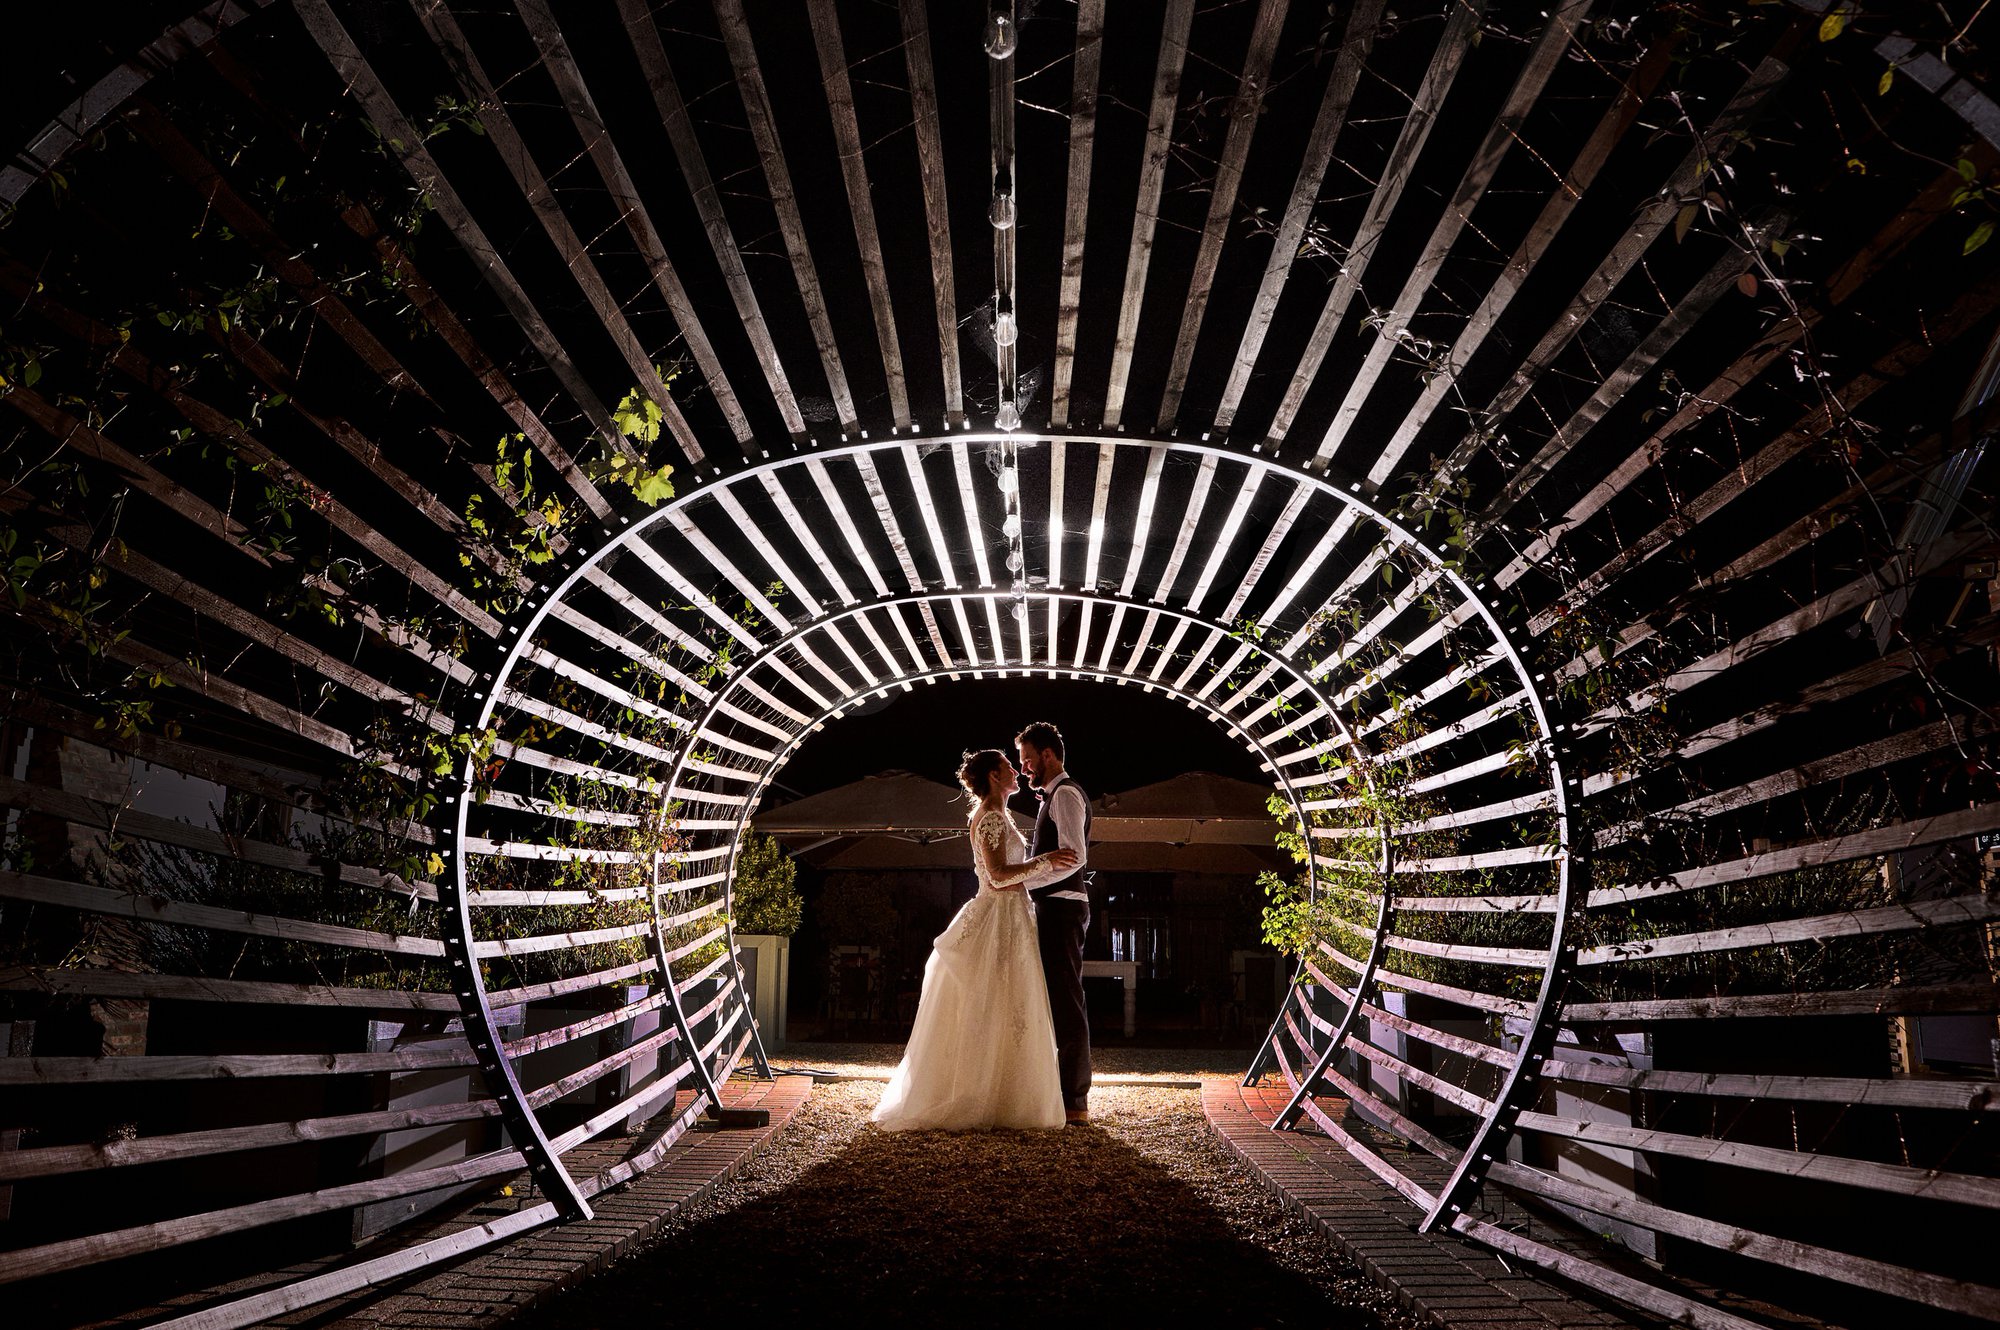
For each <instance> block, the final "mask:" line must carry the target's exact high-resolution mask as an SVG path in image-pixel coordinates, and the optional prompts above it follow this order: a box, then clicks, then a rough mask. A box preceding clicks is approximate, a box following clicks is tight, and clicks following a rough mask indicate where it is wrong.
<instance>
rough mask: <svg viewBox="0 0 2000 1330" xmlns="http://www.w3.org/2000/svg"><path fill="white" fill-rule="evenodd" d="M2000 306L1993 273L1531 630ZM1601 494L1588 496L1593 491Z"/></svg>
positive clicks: (1618, 556)
mask: <svg viewBox="0 0 2000 1330" xmlns="http://www.w3.org/2000/svg"><path fill="white" fill-rule="evenodd" d="M1952 176H1953V178H1954V179H1956V178H1957V172H1956V171H1954V172H1953V173H1952ZM1996 307H2000V277H1993V276H1989V277H1987V278H1986V279H1985V280H1984V281H1981V282H1979V283H1978V284H1976V285H1974V286H1972V287H1969V288H1967V289H1966V290H1965V291H1963V292H1961V293H1960V294H1959V296H1958V297H1957V299H1955V300H1953V301H1952V303H1951V306H1950V307H1949V308H1948V309H1946V310H1945V311H1944V312H1943V313H1942V314H1940V315H1938V316H1936V317H1935V318H1931V319H1927V320H1926V321H1925V325H1924V328H1923V332H1922V335H1920V336H1914V337H1911V338H1910V339H1909V340H1907V341H1905V342H1903V343H1901V344H1900V345H1898V346H1897V347H1895V348H1894V349H1893V350H1891V351H1889V352H1888V353H1887V354H1885V355H1883V356H1881V357H1880V358H1878V359H1877V360H1875V361H1874V362H1873V363H1872V364H1870V365H1869V366H1868V368H1867V369H1866V370H1863V371H1862V372H1861V373H1859V374H1856V375H1855V376H1854V377H1853V378H1851V379H1849V380H1847V382H1845V383H1843V384H1842V385H1840V386H1839V387H1838V388H1834V389H1831V390H1830V391H1829V393H1828V395H1827V398H1826V400H1825V401H1823V402H1821V403H1820V404H1819V405H1816V406H1814V407H1812V408H1811V409H1810V410H1808V411H1807V412H1806V413H1805V414H1804V415H1802V416H1800V417H1799V418H1798V419H1797V420H1796V421H1794V422H1793V423H1792V424H1791V426H1790V427H1788V428H1787V429H1786V430H1784V431H1783V432H1782V433H1780V434H1778V435H1777V436H1776V437H1775V438H1773V439H1772V440H1771V441H1770V442H1768V443H1766V444H1765V445H1764V446H1763V447H1762V448H1760V449H1758V450H1757V451H1756V452H1755V453H1753V454H1751V455H1750V456H1749V457H1745V458H1742V459H1741V460H1740V461H1739V462H1738V463H1737V464H1736V465H1733V466H1730V467H1729V468H1728V469H1727V470H1725V471H1723V472H1722V474H1721V475H1719V476H1718V477H1717V478H1716V479H1715V481H1714V483H1712V484H1711V485H1709V486H1708V487H1707V488H1706V489H1704V490H1703V491H1702V492H1701V493H1700V494H1698V495H1696V496H1694V497H1693V498H1692V499H1689V500H1687V501H1686V502H1685V503H1684V504H1683V505H1682V506H1681V507H1680V508H1679V509H1678V510H1677V511H1675V512H1674V513H1672V514H1670V515H1668V517H1666V518H1665V519H1664V520H1662V521H1660V522H1659V523H1657V524H1656V525H1654V526H1653V527H1652V529H1650V530H1648V531H1646V532H1644V533H1642V534H1640V535H1637V536H1634V537H1631V538H1629V539H1627V540H1626V541H1624V542H1622V543H1621V545H1620V547H1619V549H1618V551H1617V552H1616V553H1615V554H1613V555H1612V557H1611V558H1610V559H1608V560H1606V561H1605V562H1604V563H1603V564H1601V565H1599V566H1598V567H1597V568H1596V569H1594V570H1592V571H1591V572H1590V573H1589V574H1587V575H1586V576H1585V577H1583V578H1582V579H1581V580H1580V581H1579V582H1578V583H1577V584H1576V586H1575V587H1573V588H1571V589H1570V590H1568V591H1566V592H1565V593H1564V595H1563V596H1562V598H1561V600H1560V601H1559V602H1558V606H1552V607H1550V608H1549V609H1546V610H1544V611H1542V612H1541V613H1539V614H1537V615H1536V616H1535V617H1534V619H1533V620H1532V621H1531V630H1532V631H1533V632H1535V633H1536V634H1541V633H1545V632H1547V631H1548V629H1549V626H1550V625H1551V624H1552V623H1554V622H1555V621H1556V619H1557V617H1558V616H1559V614H1560V613H1561V609H1563V608H1569V607H1574V606H1576V605H1580V604H1583V603H1586V602H1587V601H1589V600H1590V599H1592V598H1593V597H1595V596H1596V595H1597V594H1598V593H1599V592H1600V591H1601V590H1602V589H1603V588H1604V587H1606V586H1608V585H1610V584H1611V582H1612V581H1613V580H1614V579H1616V578H1620V577H1623V576H1625V575H1626V574H1627V573H1629V572H1630V570H1631V569H1633V568H1636V567H1638V566H1639V565H1640V564H1642V563H1644V562H1646V561H1647V560H1649V559H1651V558H1652V557H1653V556H1654V555H1656V554H1658V553H1659V552H1660V551H1661V550H1663V549H1666V548H1667V547H1668V546H1670V545H1672V544H1673V542H1674V541H1676V540H1679V539H1680V538H1681V537H1683V536H1684V535H1685V534H1686V533H1687V532H1688V531H1689V530H1691V529H1693V528H1694V527H1695V526H1697V525H1699V524H1700V523H1702V522H1705V521H1707V520H1708V519H1709V518H1711V517H1713V516H1714V515H1715V514H1716V513H1718V512H1720V511H1721V510H1722V509H1723V508H1725V507H1727V506H1728V505H1729V504H1731V503H1733V502H1735V501H1736V500H1737V499H1739V498H1741V497H1742V496H1743V495H1744V494H1746V493H1747V492H1749V491H1750V490H1751V489H1753V488H1754V487H1755V486H1757V485H1758V484H1759V483H1760V482H1762V481H1765V480H1768V479H1769V478H1770V477H1771V476H1772V475H1774V474H1775V473H1776V472H1777V471H1778V470H1779V469H1780V468H1781V467H1782V466H1783V465H1784V464H1785V463H1787V462H1789V461H1791V460H1792V459H1794V458H1796V457H1798V456H1799V455H1800V454H1801V453H1803V452H1805V451H1806V450H1807V449H1808V448H1810V447H1811V446H1812V445H1813V444H1814V443H1815V442H1816V441H1817V440H1819V439H1820V438H1821V437H1823V436H1824V435H1825V434H1826V432H1827V431H1828V430H1830V429H1833V428H1835V427H1836V426H1837V424H1838V423H1839V417H1842V416H1847V415H1851V414H1853V413H1854V412H1855V411H1856V410H1858V409H1859V407H1860V406H1861V404H1862V403H1863V402H1866V401H1867V400H1868V399H1869V398H1871V397H1873V396H1874V395H1875V394H1876V393H1878V392H1880V391H1881V390H1882V389H1884V388H1886V387H1889V386H1890V385H1892V384H1895V383H1897V382H1899V381H1900V380H1902V379H1905V378H1907V377H1909V376H1910V375H1911V374H1913V373H1914V372H1915V371H1916V370H1917V369H1918V368H1919V367H1920V366H1922V365H1923V364H1924V363H1925V361H1927V360H1928V359H1929V358H1930V357H1931V356H1932V355H1933V354H1935V353H1936V352H1937V351H1939V350H1941V349H1943V348H1945V347H1947V346H1949V345H1951V344H1952V343H1953V342H1955V341H1956V340H1957V339H1958V338H1959V337H1962V336H1964V335H1965V334H1966V333H1967V332H1969V331H1971V330H1973V329H1974V328H1976V327H1978V326H1980V325H1981V323H1982V322H1983V321H1984V320H1985V318H1986V317H1987V316H1988V315H1989V314H1991V313H1992V311H1993V310H1994V309H1995V308H1996ZM1594 497H1595V496H1594V495H1590V496H1586V498H1587V499H1590V498H1594ZM1579 502H1580V503H1581V502H1583V501H1581V500H1580V501H1579ZM1510 570H1511V565H1510ZM1519 576H1520V573H1514V574H1513V575H1512V576H1511V577H1510V578H1509V579H1508V583H1507V584H1511V583H1512V582H1513V581H1515V580H1518V578H1519ZM1559 607H1560V608H1559Z"/></svg>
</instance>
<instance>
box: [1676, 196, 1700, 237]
mask: <svg viewBox="0 0 2000 1330" xmlns="http://www.w3.org/2000/svg"><path fill="white" fill-rule="evenodd" d="M1694 216H1695V205H1694V204H1692V203H1690V204H1687V205H1686V206H1684V207H1683V208H1682V209H1681V210H1680V211H1679V212H1678V213H1676V214H1674V243H1675V244H1679V243H1680V242H1681V241H1683V240H1685V239H1686V238H1687V233H1688V228H1689V227H1690V226H1693V225H1694Z"/></svg>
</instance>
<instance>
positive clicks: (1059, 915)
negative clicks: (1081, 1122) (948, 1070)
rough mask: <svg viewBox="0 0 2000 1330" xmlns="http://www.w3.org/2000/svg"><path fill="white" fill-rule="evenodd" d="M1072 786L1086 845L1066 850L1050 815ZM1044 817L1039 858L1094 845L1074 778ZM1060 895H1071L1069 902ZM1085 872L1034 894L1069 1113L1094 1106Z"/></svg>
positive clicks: (1052, 791) (1038, 831)
mask: <svg viewBox="0 0 2000 1330" xmlns="http://www.w3.org/2000/svg"><path fill="white" fill-rule="evenodd" d="M1064 787H1068V788H1069V789H1071V790H1074V791H1075V793H1074V794H1072V795H1070V796H1069V797H1070V798H1072V799H1074V800H1075V801H1076V804H1077V805H1080V807H1081V811H1082V813H1083V818H1082V821H1083V840H1084V844H1082V845H1064V844H1063V843H1062V834H1061V828H1060V826H1059V824H1058V821H1057V819H1056V818H1054V817H1052V816H1050V813H1049V807H1050V805H1049V802H1048V801H1049V800H1051V799H1054V798H1055V797H1056V795H1057V792H1058V791H1060V790H1063V789H1064ZM1044 794H1045V795H1046V798H1045V799H1044V800H1043V803H1042V811H1041V815H1040V816H1039V817H1037V818H1036V819H1035V839H1034V843H1033V845H1032V846H1031V847H1030V849H1031V852H1032V853H1035V854H1047V853H1048V852H1049V851H1050V850H1055V849H1066V850H1076V851H1078V852H1079V854H1080V853H1082V852H1083V851H1084V850H1085V849H1086V847H1087V846H1088V844H1089V841H1090V821H1091V817H1090V800H1089V799H1088V798H1085V797H1083V787H1082V786H1080V785H1078V784H1077V783H1076V782H1075V781H1074V780H1071V779H1070V778H1069V776H1068V775H1062V776H1058V777H1057V778H1056V781H1055V783H1054V784H1053V785H1051V786H1050V787H1049V788H1048V789H1047V790H1046V791H1044ZM1057 892H1070V893H1073V895H1072V896H1071V897H1070V898H1068V899H1065V898H1064V897H1061V896H1058V895H1056V894H1055V893H1057ZM1087 893H1088V888H1087V887H1086V886H1085V885H1084V875H1083V872H1082V871H1081V870H1078V871H1077V872H1074V873H1071V874H1070V875H1069V876H1068V877H1066V878H1063V879H1062V880H1061V881H1059V882H1050V883H1046V884H1044V885H1043V886H1040V887H1037V888H1036V889H1035V890H1034V892H1032V893H1031V894H1032V895H1033V896H1034V898H1035V931H1036V933H1037V934H1038V935H1039V940H1040V942H1041V951H1042V978H1043V979H1044V980H1045V981H1047V983H1048V986H1049V1016H1050V1017H1051V1018H1052V1020H1053V1023H1054V1025H1055V1030H1056V1070H1057V1073H1058V1074H1059V1075H1060V1076H1061V1077H1062V1092H1063V1107H1064V1108H1065V1109H1069V1110H1076V1109H1084V1108H1088V1107H1089V1106H1090V1015H1089V1012H1088V1011H1087V1010H1086V1009H1085V1008H1084V1005H1083V935H1084V931H1085V930H1086V929H1087V928H1089V927H1090V900H1089V898H1088V894H1087Z"/></svg>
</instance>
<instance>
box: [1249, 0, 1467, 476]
mask: <svg viewBox="0 0 2000 1330" xmlns="http://www.w3.org/2000/svg"><path fill="white" fill-rule="evenodd" d="M1485 8H1486V6H1485V3H1484V0H1455V3H1453V5H1452V6H1451V10H1450V16H1449V17H1448V18H1446V20H1445V25H1444V31H1443V32H1442V33H1440V34H1439V36H1438V45H1437V53H1436V54H1435V55H1433V56H1432V57H1431V63H1430V66H1429V68H1427V69H1426V70H1425V71H1424V79H1423V82H1422V83H1420V84H1419V85H1418V86H1417V91H1416V95H1415V96H1414V97H1412V98H1411V99H1410V109H1409V111H1408V112H1407V113H1406V114H1405V115H1404V117H1403V127H1402V129H1401V130H1400V131H1399V132H1398V133H1397V135H1396V146H1395V147H1394V148H1393V149H1392V150H1391V151H1390V153H1389V163H1388V165H1387V166H1385V167H1384V168H1383V170H1382V174H1381V176H1380V178H1378V179H1377V180H1376V182H1375V191H1374V193H1373V194H1371V195H1370V196H1369V199H1368V211H1367V212H1366V213H1364V214H1363V215H1362V218H1361V225H1360V226H1359V227H1357V228H1356V229H1355V232H1354V239H1353V240H1352V241H1350V242H1349V244H1348V247H1347V253H1346V254H1344V255H1342V257H1341V262H1340V271H1339V273H1338V275H1337V276H1335V278H1334V281H1333V289H1332V290H1331V291H1329V292H1328V293H1327V297H1326V305H1325V307H1324V308H1322V309H1321V310H1320V315H1319V322H1318V323H1317V324H1316V325H1314V327H1313V330H1312V335H1311V336H1310V337H1309V338H1307V339H1306V346H1305V351H1304V353H1303V354H1302V355H1300V357H1299V363H1298V365H1297V367H1296V368H1294V369H1293V371H1292V376H1291V382H1290V384H1289V385H1288V386H1287V387H1286V389H1285V395H1284V398H1283V400H1282V401H1280V402H1279V403H1278V412H1277V415H1276V416H1274V417H1273V418H1272V420H1271V423H1270V425H1269V426H1268V427H1267V428H1266V429H1265V431H1264V436H1265V439H1266V440H1267V441H1268V442H1270V443H1272V444H1278V443H1282V442H1283V441H1284V438H1285V436H1286V435H1287V434H1288V433H1289V432H1290V431H1291V428H1292V421H1293V419H1294V418H1295V417H1296V416H1297V415H1298V411H1299V407H1300V405H1301V404H1303V403H1304V401H1305V397H1306V392H1307V390H1308V389H1310V388H1311V387H1312V385H1313V382H1314V380H1316V379H1318V377H1319V370H1320V366H1321V365H1323V364H1324V363H1325V362H1326V353H1327V352H1328V351H1329V350H1330V349H1331V348H1332V346H1333V339H1334V336H1335V334H1337V333H1338V332H1339V331H1340V326H1341V324H1342V323H1343V322H1344V321H1345V320H1346V318H1347V307H1348V305H1349V303H1350V302H1352V301H1353V299H1354V293H1355V291H1357V290H1359V289H1360V286H1361V279H1362V277H1363V276H1364V275H1366V273H1367V271H1368V263H1369V261H1370V260H1371V259H1373V258H1374V257H1375V250H1376V247H1377V246H1378V245H1379V244H1380V243H1381V240H1382V235H1383V233H1384V232H1385V231H1387V230H1388V227H1389V216H1390V214H1391V213H1393V212H1394V211H1395V210H1396V204H1397V203H1398V202H1399V201H1400V200H1401V199H1402V197H1403V190H1404V188H1405V187H1406V186H1407V185H1408V184H1409V183H1410V178H1411V176H1412V175H1413V174H1414V173H1415V171H1416V169H1417V158H1418V157H1420V156H1421V155H1422V154H1423V150H1424V143H1425V142H1426V141H1427V140H1428V139H1429V138H1430V133H1431V129H1432V128H1433V127H1434V126H1435V125H1436V124H1437V115H1438V111H1439V110H1440V109H1441V108H1442V107H1443V106H1444V99H1445V94H1447V93H1449V92H1450V91H1451V85H1452V81H1453V80H1454V79H1455V78H1457V76H1458V71H1459V67H1460V66H1461V65H1462V64H1463V63H1464V62H1465V57H1466V56H1467V55H1468V54H1470V53H1471V51H1472V34H1473V33H1474V32H1476V31H1478V29H1479V20H1480V16H1481V15H1482V14H1483V13H1484V12H1485ZM1322 465H1324V463H1322Z"/></svg>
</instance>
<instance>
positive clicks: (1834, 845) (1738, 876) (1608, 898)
mask: <svg viewBox="0 0 2000 1330" xmlns="http://www.w3.org/2000/svg"><path fill="white" fill-rule="evenodd" d="M1995 829H2000V803H1993V804H1982V805H1980V806H1978V807H1975V808H1968V809H1965V810H1963V811H1961V812H1956V813H1940V814H1938V815H1937V816H1935V817H1925V818H1915V819H1912V820H1911V821H1908V822H1896V823H1892V824H1890V825H1889V826H1885V827H1871V828H1869V829H1868V830H1866V831H1854V832H1849V833H1848V834H1846V835H1844V836H1829V837H1826V838H1825V839H1823V840H1816V841H1808V842H1807V843H1805V844H1803V845H1794V846H1788V847H1786V848H1783V849H1777V850H1765V851H1762V852H1761V853H1758V854H1750V855H1745V856H1744V857H1742V858H1741V859H1728V860H1724V861H1722V862H1720V863H1713V864H1704V865H1702V866H1701V867H1699V868H1688V869H1683V870H1682V871H1680V872H1678V873H1675V874H1674V875H1672V876H1671V877H1669V878H1666V879H1663V880H1661V881H1658V882H1649V883H1642V884H1631V885H1622V886H1615V887H1599V888H1597V889H1596V890H1594V891H1592V892H1591V893H1590V894H1589V896H1588V897H1587V898H1586V900H1585V904H1587V905H1588V906H1590V907H1591V908H1592V909H1597V908H1601V907H1605V906H1622V905H1629V904H1633V903H1635V902H1640V901H1649V900H1655V899H1659V898H1661V897H1665V896H1677V895H1680V894H1681V893H1683V892H1688V891H1695V890H1699V889H1700V888H1702V887H1712V886H1718V885H1720V884H1722V883H1725V882H1748V881H1753V880H1755V879H1757V878H1761V877H1771V876H1774V875H1776V874H1778V873H1791V872H1796V871H1797V870H1799V869H1801V868H1814V867H1818V866H1820V865H1822V864H1838V863H1847V862H1850V861H1852V860H1855V859H1867V858H1872V857H1873V856H1875V855H1880V854H1895V853H1898V852H1899V851H1903V850H1910V849H1915V848H1916V847H1918V846H1921V845H1937V844H1941V843H1942V842H1944V841H1949V840H1958V839H1960V838H1963V837H1970V836H1976V835H1979V834H1980V833H1982V832H1987V831H1993V830H1995Z"/></svg>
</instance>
